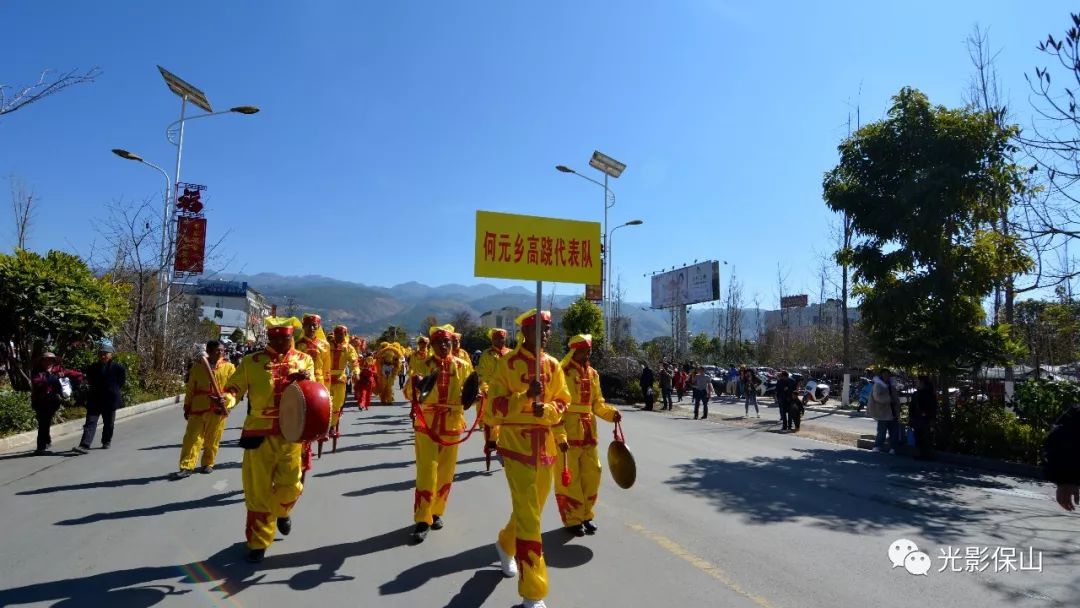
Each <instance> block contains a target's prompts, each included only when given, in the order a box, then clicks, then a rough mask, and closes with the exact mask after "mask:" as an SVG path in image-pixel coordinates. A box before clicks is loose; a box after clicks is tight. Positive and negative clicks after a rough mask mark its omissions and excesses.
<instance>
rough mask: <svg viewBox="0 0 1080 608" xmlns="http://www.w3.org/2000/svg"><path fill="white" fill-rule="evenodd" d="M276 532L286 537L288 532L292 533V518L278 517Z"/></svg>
mask: <svg viewBox="0 0 1080 608" xmlns="http://www.w3.org/2000/svg"><path fill="white" fill-rule="evenodd" d="M277 529H278V532H281V535H282V536H288V535H289V532H292V518H290V517H279V518H278V520H277Z"/></svg>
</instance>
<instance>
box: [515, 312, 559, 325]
mask: <svg viewBox="0 0 1080 608" xmlns="http://www.w3.org/2000/svg"><path fill="white" fill-rule="evenodd" d="M540 318H541V319H543V320H544V321H545V322H548V323H550V322H551V311H550V310H541V311H540ZM514 323H517V324H518V326H519V327H529V326H532V325H535V324H536V309H535V308H530V309H529V310H527V311H525V312H523V313H521V314H520V315H518V318H516V319H514Z"/></svg>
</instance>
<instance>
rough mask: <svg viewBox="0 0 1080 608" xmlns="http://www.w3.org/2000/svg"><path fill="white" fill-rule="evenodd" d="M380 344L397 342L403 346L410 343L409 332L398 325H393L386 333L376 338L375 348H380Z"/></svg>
mask: <svg viewBox="0 0 1080 608" xmlns="http://www.w3.org/2000/svg"><path fill="white" fill-rule="evenodd" d="M380 342H397V343H398V344H401V345H402V346H405V345H407V344H408V343H409V332H407V331H405V328H403V327H398V326H397V325H391V326H390V327H387V328H386V331H384V332H382V333H381V334H379V337H378V338H376V340H375V344H374V345H373V346H378V345H379V343H380Z"/></svg>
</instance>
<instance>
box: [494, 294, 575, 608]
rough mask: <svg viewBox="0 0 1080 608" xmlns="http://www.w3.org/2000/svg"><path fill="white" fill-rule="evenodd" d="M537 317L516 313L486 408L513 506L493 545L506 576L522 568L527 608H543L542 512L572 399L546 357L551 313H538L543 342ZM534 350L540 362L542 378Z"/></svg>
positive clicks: (521, 582)
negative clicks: (514, 336)
mask: <svg viewBox="0 0 1080 608" xmlns="http://www.w3.org/2000/svg"><path fill="white" fill-rule="evenodd" d="M537 316H538V313H537V311H536V310H535V309H534V310H530V311H528V312H526V313H524V314H522V315H521V316H520V317H518V318H517V322H518V325H519V326H520V327H521V332H520V333H521V335H522V336H523V337H524V340H523V342H522V344H520V345H519V346H518V347H517V348H515V349H514V350H513V351H511V352H510V353H509V354H507V355H506V357H504V358H503V359H500V360H499V364H498V366H497V367H496V370H495V375H494V377H493V378H492V379H491V383H490V393H489V402H490V403H491V407H490V408H488V409H487V410H486V411H485V413H484V420H485V422H486V423H487V424H488V425H489V426H492V427H500V433H499V455H500V456H502V461H503V467H504V469H505V471H506V481H507V483H508V484H509V486H510V501H511V503H512V504H513V512H512V513H511V515H510V521H509V523H507V524H506V527H505V528H503V529H502V531H500V532H499V540H498V542H496V543H495V549H496V551H497V552H498V554H499V561H500V563H501V566H502V571H503V575H504V576H507V577H513V576H517V575H518V572H519V571H520V573H521V578H520V580H519V581H518V592H519V593H520V594H521V597H522V605H523V606H524V607H525V608H543V607H544V597H545V596H546V595H547V591H548V581H547V566H546V564H545V563H544V545H543V541H542V540H541V538H540V516H541V514H542V513H543V511H544V503H545V502H546V501H547V497H548V493H550V492H551V483H552V468H553V465H554V464H555V462H556V460H557V459H556V451H555V446H556V445H558V446H559V449H560V450H563V451H565V450H566V449H567V448H568V445H567V443H566V435H565V433H564V432H563V430H562V420H563V413H564V412H565V411H566V406H567V405H568V404H569V403H570V392H569V391H568V390H567V388H566V378H565V377H564V376H563V371H562V367H560V366H559V361H558V360H557V359H555V358H554V357H552V356H550V355H546V354H543V347H544V345H545V344H547V340H548V338H549V337H550V335H551V313H550V312H548V311H543V312H541V313H539V316H540V320H539V322H540V324H541V329H542V331H541V337H540V343H539V344H537V343H536V332H535V328H536V325H535V324H536V323H537V322H538V320H537ZM536 353H539V354H540V357H541V362H542V370H541V377H540V378H539V379H537V378H536V356H537V354H536ZM511 556H512V557H511Z"/></svg>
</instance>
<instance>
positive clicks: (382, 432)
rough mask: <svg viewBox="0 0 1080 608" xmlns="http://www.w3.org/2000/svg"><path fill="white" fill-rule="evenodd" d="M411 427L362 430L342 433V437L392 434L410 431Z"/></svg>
mask: <svg viewBox="0 0 1080 608" xmlns="http://www.w3.org/2000/svg"><path fill="white" fill-rule="evenodd" d="M411 432H413V431H412V429H382V430H379V431H364V432H363V433H342V434H341V436H342V437H364V436H367V435H394V434H398V433H411Z"/></svg>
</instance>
